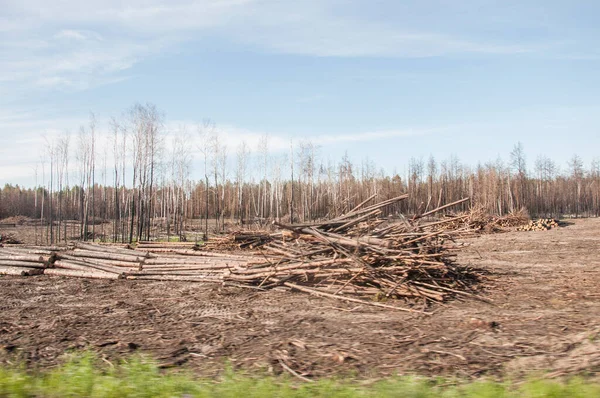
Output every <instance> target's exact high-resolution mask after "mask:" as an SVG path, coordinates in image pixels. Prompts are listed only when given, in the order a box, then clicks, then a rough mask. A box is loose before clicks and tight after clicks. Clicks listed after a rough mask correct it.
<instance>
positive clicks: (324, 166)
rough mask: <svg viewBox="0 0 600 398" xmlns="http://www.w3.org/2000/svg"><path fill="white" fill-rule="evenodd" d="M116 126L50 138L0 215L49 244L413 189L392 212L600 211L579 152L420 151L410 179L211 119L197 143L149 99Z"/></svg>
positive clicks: (599, 197)
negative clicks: (240, 138)
mask: <svg viewBox="0 0 600 398" xmlns="http://www.w3.org/2000/svg"><path fill="white" fill-rule="evenodd" d="M109 129H110V134H109V135H106V134H105V135H104V137H105V140H104V141H105V142H102V141H103V140H100V139H99V137H100V135H99V134H98V131H97V127H96V120H95V117H94V116H93V115H92V116H91V117H90V123H89V125H88V126H82V127H80V129H79V132H78V133H77V134H76V136H75V137H71V135H69V134H64V135H63V136H61V137H60V138H58V139H55V140H53V141H52V142H48V143H47V145H46V150H45V153H44V154H43V156H42V160H41V161H40V164H39V165H38V166H37V167H36V169H35V174H36V181H38V183H37V187H35V188H23V187H19V186H18V185H10V184H7V185H5V186H4V187H3V188H1V189H0V219H3V218H7V217H12V216H25V217H29V218H32V219H38V220H40V225H44V226H45V227H46V240H47V241H48V242H57V241H61V240H65V239H66V238H67V236H66V235H67V229H66V227H64V226H65V225H66V220H70V223H71V224H73V220H75V221H76V222H75V224H77V226H78V227H77V228H78V230H79V231H78V235H79V236H80V237H82V238H83V239H87V238H91V239H95V236H94V234H93V233H92V231H93V229H94V225H95V224H97V223H99V222H102V221H106V222H110V223H111V224H112V228H111V231H112V232H111V235H112V236H109V237H105V238H106V239H109V240H113V241H128V242H131V241H134V240H143V239H151V238H152V237H153V236H152V231H153V226H155V225H156V224H157V223H158V224H160V226H161V227H162V228H163V229H164V230H166V231H167V232H168V233H169V234H174V235H178V234H182V233H183V231H184V230H185V228H186V223H187V222H188V221H189V220H191V219H195V220H202V221H203V225H204V227H203V228H204V230H205V232H213V231H214V230H216V231H219V230H223V229H224V228H225V225H226V224H227V223H236V224H239V225H243V224H247V223H266V222H268V221H269V220H274V219H276V220H283V221H290V220H293V221H294V222H305V221H313V220H317V219H322V218H330V217H335V216H337V215H340V214H342V213H344V212H345V211H348V210H350V209H352V208H353V207H354V206H356V205H358V204H359V203H361V202H362V201H364V200H367V199H368V198H370V197H372V196H374V195H376V197H377V200H378V201H382V200H385V199H389V198H392V197H396V196H399V195H401V194H404V193H408V194H409V199H408V200H406V201H403V202H400V203H399V204H397V205H394V206H390V207H389V208H387V209H386V210H385V211H386V214H397V213H402V214H408V215H411V214H417V213H422V212H425V211H427V210H430V209H432V208H435V207H438V206H440V205H441V204H445V203H450V202H453V201H456V200H459V199H462V198H465V197H469V198H471V201H470V203H465V204H463V205H462V208H461V207H460V206H459V207H458V208H454V209H453V210H454V211H461V210H468V209H469V208H470V207H475V208H478V209H481V210H484V211H486V212H487V213H490V214H495V215H503V214H507V213H510V212H512V211H515V210H518V209H521V208H523V207H524V208H526V209H527V210H528V211H529V213H530V214H531V215H534V216H539V217H550V216H551V217H561V216H574V217H579V216H599V215H600V159H595V160H594V161H592V163H591V164H590V165H589V167H586V166H585V165H584V164H583V162H582V160H581V159H580V158H579V157H578V156H577V155H574V156H573V157H572V158H571V160H570V161H569V163H568V167H567V168H566V169H563V170H561V169H560V168H559V167H558V166H557V164H556V163H555V162H554V161H553V160H552V159H551V158H550V157H546V156H539V157H538V158H537V159H536V160H535V163H534V168H533V170H528V168H527V162H526V155H525V150H524V148H523V146H522V144H520V143H517V144H516V145H515V146H514V149H513V151H512V152H511V153H510V156H509V159H508V160H507V161H503V160H501V159H498V160H496V161H494V162H488V163H484V164H479V165H477V166H475V167H472V166H468V165H465V164H462V163H461V162H460V160H459V159H458V158H457V157H455V156H450V157H449V159H445V160H441V161H437V160H436V159H434V158H433V157H430V158H429V159H427V160H424V159H421V158H419V159H416V158H413V159H410V160H409V161H408V168H407V172H406V173H404V174H405V175H402V176H401V175H399V174H395V173H394V174H392V175H388V174H386V173H384V172H383V171H382V170H378V168H377V166H376V164H375V163H374V162H372V161H368V160H366V161H363V162H361V163H360V164H354V163H353V162H352V161H350V160H349V158H348V156H347V155H346V156H344V157H343V158H342V159H341V160H340V161H339V162H331V161H330V160H325V159H323V158H322V157H321V156H320V151H319V147H318V146H317V145H315V144H314V143H312V142H311V141H309V140H302V141H299V142H295V143H290V149H289V151H288V153H287V154H280V155H273V154H272V152H271V151H270V150H269V138H268V136H266V135H265V136H263V137H262V138H261V140H260V143H259V145H258V148H256V149H255V150H254V151H251V150H250V148H249V147H248V145H247V144H246V143H243V142H242V143H240V145H238V146H237V149H236V151H235V153H233V154H230V153H229V152H228V148H227V145H226V143H225V142H224V141H225V140H224V139H223V137H221V136H220V134H219V130H218V129H217V127H216V126H215V124H214V123H212V122H210V121H205V122H203V123H202V124H201V125H199V126H197V128H196V130H197V131H195V132H194V133H195V134H199V136H200V137H201V140H200V143H201V144H200V145H198V146H197V147H194V146H191V145H189V142H190V139H189V135H188V133H183V134H176V135H170V136H169V135H167V134H166V132H165V126H164V116H163V115H162V113H161V112H160V111H159V110H158V109H157V108H156V106H155V105H152V104H145V105H141V104H137V105H134V106H133V107H132V108H130V109H129V110H128V111H127V112H126V113H125V114H124V116H123V117H122V118H121V119H119V120H117V119H116V118H113V119H111V121H110V123H109ZM193 158H196V159H199V160H200V162H201V165H202V170H201V175H202V178H201V179H195V180H194V179H192V178H191V176H192V159H193ZM40 180H41V183H40ZM209 220H211V222H210V226H209ZM63 227H64V228H63Z"/></svg>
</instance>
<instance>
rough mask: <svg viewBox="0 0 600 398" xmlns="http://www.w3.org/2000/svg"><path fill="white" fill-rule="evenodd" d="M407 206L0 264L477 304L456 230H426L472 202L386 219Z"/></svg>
mask: <svg viewBox="0 0 600 398" xmlns="http://www.w3.org/2000/svg"><path fill="white" fill-rule="evenodd" d="M406 198H407V195H402V196H399V197H396V198H393V199H389V200H386V201H383V202H380V203H376V204H373V205H370V206H366V204H367V202H363V203H362V204H361V205H359V206H357V207H356V208H354V209H352V210H351V211H349V212H348V213H346V214H344V215H342V216H340V217H337V218H335V219H331V220H326V221H321V222H314V223H304V224H293V225H288V224H282V223H274V225H275V226H276V227H278V230H277V231H276V232H247V231H239V232H236V233H233V234H230V235H228V236H226V237H219V238H218V239H214V240H212V242H209V243H208V244H207V245H206V246H204V247H200V246H198V245H197V244H195V243H187V242H177V243H164V242H160V243H159V242H140V243H139V244H138V245H137V246H135V247H131V246H128V245H101V244H85V243H77V244H75V246H73V247H63V248H56V249H57V250H53V251H48V250H45V249H39V250H40V253H33V257H25V256H24V253H23V252H22V251H23V250H25V249H16V248H14V247H13V248H3V249H2V248H0V259H5V260H0V265H2V263H1V261H20V263H19V264H21V265H23V266H28V267H29V268H31V269H33V268H36V267H38V266H39V268H41V269H42V272H44V273H45V274H48V275H63V276H72V277H86V278H106V279H141V280H174V281H192V282H217V283H235V284H237V285H242V286H249V287H255V288H260V289H269V288H272V287H276V286H287V287H288V288H292V289H294V290H299V291H303V292H306V293H310V294H315V295H320V296H324V297H332V298H340V299H343V300H346V301H353V302H370V303H371V304H373V305H377V306H381V307H385V308H396V309H401V310H410V311H412V310H411V309H406V308H402V307H398V306H395V305H390V304H383V303H381V301H385V300H387V299H389V298H401V299H409V300H410V301H411V302H425V303H427V302H431V301H444V300H446V299H447V298H449V297H451V296H455V295H457V294H460V295H469V294H470V293H468V292H469V291H471V285H472V284H473V282H475V281H476V280H477V279H478V278H479V275H478V274H477V273H476V272H474V271H473V270H470V269H466V268H464V267H459V266H457V265H456V264H454V262H453V256H454V254H453V253H452V250H453V249H454V248H455V245H454V243H453V240H452V236H453V234H454V233H456V231H453V230H446V229H443V228H442V229H440V228H433V224H432V223H422V222H421V221H422V219H423V218H424V217H425V216H429V215H431V214H434V213H436V212H437V211H439V210H442V209H445V208H447V207H449V206H452V205H454V204H457V203H462V202H464V201H465V200H467V199H464V200H461V201H458V202H455V203H451V204H449V205H446V206H442V207H440V208H438V209H434V210H432V211H430V212H427V213H424V214H421V215H417V216H415V217H413V218H412V219H411V220H407V219H404V218H403V219H401V221H400V222H388V220H385V219H382V218H380V215H381V214H382V209H384V208H385V207H386V206H390V205H394V204H395V203H397V202H399V201H402V200H404V199H406ZM438 225H441V224H438ZM223 246H224V248H225V249H231V248H233V247H235V248H237V249H238V250H239V249H249V250H246V251H244V252H243V253H242V254H234V253H232V252H231V251H229V252H215V251H213V250H206V248H207V247H209V248H211V249H215V248H221V249H222V248H223ZM46 249H47V248H46ZM19 250H21V251H19ZM27 250H32V249H27ZM33 250H34V251H35V250H36V249H33ZM42 251H43V254H42V253H41V252H42ZM28 255H29V254H28ZM35 256H37V257H35ZM34 257H35V258H34ZM33 260H36V261H33ZM6 264H7V265H10V264H11V263H6ZM31 264H35V265H33V266H32V265H31Z"/></svg>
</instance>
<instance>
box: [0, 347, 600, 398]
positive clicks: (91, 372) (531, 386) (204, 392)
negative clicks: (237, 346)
mask: <svg viewBox="0 0 600 398" xmlns="http://www.w3.org/2000/svg"><path fill="white" fill-rule="evenodd" d="M0 397H140V398H142V397H182V398H183V397H185V398H192V397H225V398H227V397H257V398H258V397H261V398H262V397H280V398H286V397H328V398H336V397H340V398H341V397H344V398H354V397H361V398H363V397H408V398H429V397H447V398H459V397H460V398H470V397H477V398H495V397H502V398H511V397H525V398H545V397H574V398H578V397H581V398H584V397H585V398H587V397H600V384H595V383H593V382H589V381H585V380H584V379H580V378H573V379H571V380H569V381H567V382H556V381H548V380H531V381H527V382H524V383H522V384H519V385H515V384H510V383H498V382H494V381H485V380H482V381H477V382H469V383H464V382H459V381H453V382H450V381H448V380H442V379H431V378H420V377H396V378H389V379H386V380H383V381H377V382H374V383H364V382H359V381H352V380H336V379H323V380H318V381H316V382H314V383H304V382H301V381H298V380H296V379H293V378H291V377H288V376H279V377H272V376H264V375H262V376H258V375H254V376H252V375H247V374H243V373H237V372H233V371H226V372H225V373H224V374H223V375H222V376H221V377H219V378H218V379H216V380H207V379H198V378H195V377H194V376H193V375H191V374H190V373H185V372H169V373H163V372H161V371H160V369H159V368H158V366H157V364H156V363H155V362H154V361H152V360H151V359H149V358H147V357H144V356H134V357H131V358H129V359H128V360H126V361H122V362H121V363H119V364H114V365H112V364H107V363H105V362H102V361H100V360H99V359H98V358H97V357H96V356H95V355H94V354H91V353H83V354H75V355H71V356H69V357H68V358H67V360H66V361H65V363H64V364H63V365H62V366H59V367H57V368H55V369H53V370H50V371H46V372H43V373H32V372H27V371H25V370H24V368H23V367H13V368H0Z"/></svg>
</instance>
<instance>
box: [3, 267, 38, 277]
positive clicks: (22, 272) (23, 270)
mask: <svg viewBox="0 0 600 398" xmlns="http://www.w3.org/2000/svg"><path fill="white" fill-rule="evenodd" d="M42 273H44V270H43V269H40V268H27V267H11V266H7V265H0V275H15V276H30V275H40V274H42Z"/></svg>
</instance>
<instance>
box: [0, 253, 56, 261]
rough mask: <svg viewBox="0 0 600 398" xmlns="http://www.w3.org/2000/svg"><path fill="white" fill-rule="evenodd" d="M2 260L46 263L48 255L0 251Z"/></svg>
mask: <svg viewBox="0 0 600 398" xmlns="http://www.w3.org/2000/svg"><path fill="white" fill-rule="evenodd" d="M0 260H14V261H26V262H31V263H45V262H46V261H48V257H46V258H44V257H42V256H36V255H35V254H8V253H2V252H1V251H0Z"/></svg>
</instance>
